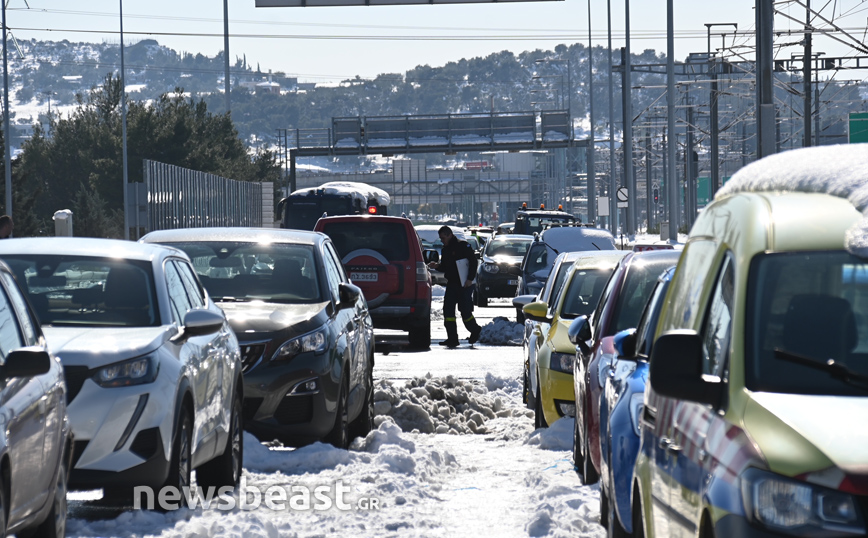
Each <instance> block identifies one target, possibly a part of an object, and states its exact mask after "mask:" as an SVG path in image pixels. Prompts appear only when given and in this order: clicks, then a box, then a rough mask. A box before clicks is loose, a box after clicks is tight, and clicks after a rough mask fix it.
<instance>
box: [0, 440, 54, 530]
mask: <svg viewBox="0 0 868 538" xmlns="http://www.w3.org/2000/svg"><path fill="white" fill-rule="evenodd" d="M66 485H67V469H66V458H65V457H64V458H63V461H61V462H60V469H59V470H58V471H57V481H56V483H55V484H54V499H52V501H51V503H52V504H51V511H50V512H48V516H47V517H46V518H45V520H44V521H43V522H42V523H40V524H39V526H38V527H36V528H35V529H34V530H33V532H32V533H22V534H21V535H22V536H25V535H26V536H31V537H37V538H63V537H64V536H66ZM2 529H4V530H5V526H4V527H2Z"/></svg>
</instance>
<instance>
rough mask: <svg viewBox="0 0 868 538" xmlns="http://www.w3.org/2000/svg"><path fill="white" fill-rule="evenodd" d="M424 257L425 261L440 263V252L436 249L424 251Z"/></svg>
mask: <svg viewBox="0 0 868 538" xmlns="http://www.w3.org/2000/svg"><path fill="white" fill-rule="evenodd" d="M422 259H423V260H425V263H431V262H434V263H440V253H439V252H437V251H436V250H434V249H430V250H425V251H422Z"/></svg>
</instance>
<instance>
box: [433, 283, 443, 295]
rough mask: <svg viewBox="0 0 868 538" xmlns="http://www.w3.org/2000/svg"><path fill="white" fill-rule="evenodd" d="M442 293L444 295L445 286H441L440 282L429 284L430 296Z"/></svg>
mask: <svg viewBox="0 0 868 538" xmlns="http://www.w3.org/2000/svg"><path fill="white" fill-rule="evenodd" d="M444 295H446V287H445V286H441V285H440V284H434V285H433V286H431V297H443V296H444Z"/></svg>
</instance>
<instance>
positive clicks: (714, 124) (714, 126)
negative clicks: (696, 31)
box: [705, 22, 738, 200]
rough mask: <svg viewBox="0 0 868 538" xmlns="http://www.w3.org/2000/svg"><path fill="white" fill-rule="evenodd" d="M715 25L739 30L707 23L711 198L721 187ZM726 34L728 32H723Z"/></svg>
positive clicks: (728, 23)
mask: <svg viewBox="0 0 868 538" xmlns="http://www.w3.org/2000/svg"><path fill="white" fill-rule="evenodd" d="M714 26H734V27H735V29H736V30H738V24H736V23H734V22H712V23H708V22H707V23H705V27H706V28H707V29H708V65H709V69H708V71H709V73H710V75H711V101H710V103H711V107H710V108H711V110H710V117H709V120H708V121H709V123H711V186H710V190H711V192H709V200H710V199H712V198H714V193H716V192H717V190H718V189H719V188H720V120H719V115H720V112H719V105H718V99H719V97H720V92H719V91H718V88H717V71H718V66H719V65H722V63H721V62H719V61H718V59H717V57H716V56H712V55H711V29H712V27H714ZM721 35H723V36H726V34H721Z"/></svg>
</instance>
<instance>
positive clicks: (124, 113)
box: [0, 0, 130, 239]
mask: <svg viewBox="0 0 868 538" xmlns="http://www.w3.org/2000/svg"><path fill="white" fill-rule="evenodd" d="M0 1H4V0H0ZM119 3H120V19H121V138H122V140H121V145H122V146H123V150H122V151H123V166H124V239H129V238H130V218H129V211H128V208H127V198H128V197H129V195H128V194H127V188H128V185H129V183H128V181H129V176H128V171H127V168H128V167H127V87H126V84H125V83H124V0H119ZM3 50H6V49H5V47H4V49H3Z"/></svg>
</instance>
